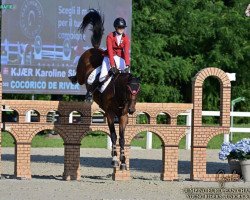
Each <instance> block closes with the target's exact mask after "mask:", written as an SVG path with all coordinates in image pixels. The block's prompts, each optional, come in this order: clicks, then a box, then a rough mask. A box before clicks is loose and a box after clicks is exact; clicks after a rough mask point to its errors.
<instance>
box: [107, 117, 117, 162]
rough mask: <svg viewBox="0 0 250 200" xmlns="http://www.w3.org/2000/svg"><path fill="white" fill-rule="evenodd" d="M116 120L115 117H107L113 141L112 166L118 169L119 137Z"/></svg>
mask: <svg viewBox="0 0 250 200" xmlns="http://www.w3.org/2000/svg"><path fill="white" fill-rule="evenodd" d="M114 118H115V117H114V116H113V115H107V120H108V126H109V131H110V135H111V141H112V151H111V156H112V163H111V164H112V166H113V167H118V166H119V162H118V159H117V151H116V141H117V136H116V132H115V125H114Z"/></svg>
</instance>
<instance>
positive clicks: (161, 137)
mask: <svg viewBox="0 0 250 200" xmlns="http://www.w3.org/2000/svg"><path fill="white" fill-rule="evenodd" d="M144 131H149V132H152V133H154V134H155V135H157V136H158V137H159V138H160V140H161V142H162V144H163V145H165V138H164V135H163V134H162V133H161V132H159V131H158V130H156V129H153V128H152V129H147V130H145V128H140V129H137V130H135V131H133V132H132V134H129V137H128V138H127V139H126V138H125V144H128V145H131V142H132V140H133V139H134V137H135V136H136V135H138V134H139V133H141V132H144Z"/></svg>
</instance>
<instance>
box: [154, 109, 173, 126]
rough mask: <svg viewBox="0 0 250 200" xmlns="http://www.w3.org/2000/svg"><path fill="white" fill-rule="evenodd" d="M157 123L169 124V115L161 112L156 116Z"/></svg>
mask: <svg viewBox="0 0 250 200" xmlns="http://www.w3.org/2000/svg"><path fill="white" fill-rule="evenodd" d="M156 122H157V124H171V115H170V114H169V113H167V112H161V113H159V114H157V117H156Z"/></svg>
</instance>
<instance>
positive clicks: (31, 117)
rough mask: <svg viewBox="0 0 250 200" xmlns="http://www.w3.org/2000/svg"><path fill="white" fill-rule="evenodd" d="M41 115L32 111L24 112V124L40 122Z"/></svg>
mask: <svg viewBox="0 0 250 200" xmlns="http://www.w3.org/2000/svg"><path fill="white" fill-rule="evenodd" d="M40 116H41V114H40V113H39V112H38V111H37V110H34V109H31V110H28V111H26V112H25V122H40Z"/></svg>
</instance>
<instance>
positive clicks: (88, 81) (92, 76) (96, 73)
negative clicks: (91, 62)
mask: <svg viewBox="0 0 250 200" xmlns="http://www.w3.org/2000/svg"><path fill="white" fill-rule="evenodd" d="M101 68H102V66H99V67H97V68H95V69H94V70H93V72H91V74H90V75H89V77H88V80H87V83H88V84H89V85H92V83H93V82H94V80H95V77H96V76H97V75H98V74H99V73H100V72H101Z"/></svg>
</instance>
